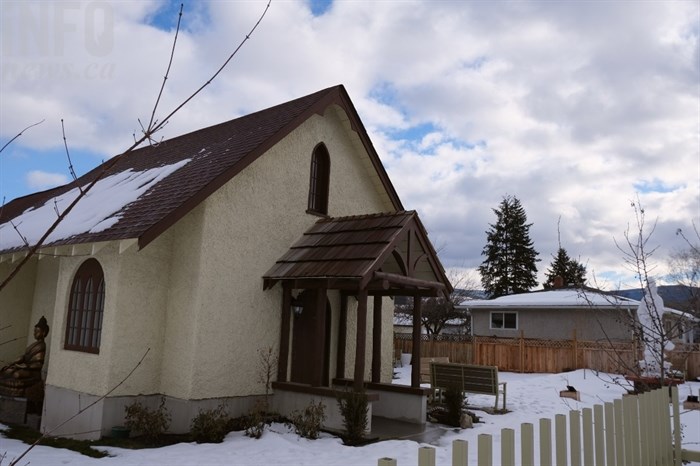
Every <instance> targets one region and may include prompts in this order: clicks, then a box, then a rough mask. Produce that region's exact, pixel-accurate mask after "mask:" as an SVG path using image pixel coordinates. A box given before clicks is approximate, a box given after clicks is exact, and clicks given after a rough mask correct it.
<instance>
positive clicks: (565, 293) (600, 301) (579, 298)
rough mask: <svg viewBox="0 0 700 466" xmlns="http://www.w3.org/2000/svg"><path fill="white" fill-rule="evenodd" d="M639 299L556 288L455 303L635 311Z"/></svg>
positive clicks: (482, 306)
mask: <svg viewBox="0 0 700 466" xmlns="http://www.w3.org/2000/svg"><path fill="white" fill-rule="evenodd" d="M639 304H640V301H637V300H635V299H631V298H626V297H624V296H616V295H612V294H608V293H604V292H602V291H597V290H590V289H580V288H566V289H559V290H548V291H533V292H530V293H520V294H512V295H507V296H501V297H499V298H495V299H475V300H471V301H467V302H465V303H464V304H461V305H459V306H457V308H459V309H467V310H472V309H501V308H517V309H527V308H531V309H549V308H555V309H561V308H578V309H585V308H590V307H596V308H598V309H601V308H608V309H611V308H625V309H632V310H636V309H637V307H638V306H639ZM664 311H666V312H670V313H672V314H676V315H679V316H683V317H686V318H690V319H693V320H697V319H695V318H694V317H692V316H691V315H689V314H687V313H685V312H683V311H679V310H677V309H672V308H670V307H664Z"/></svg>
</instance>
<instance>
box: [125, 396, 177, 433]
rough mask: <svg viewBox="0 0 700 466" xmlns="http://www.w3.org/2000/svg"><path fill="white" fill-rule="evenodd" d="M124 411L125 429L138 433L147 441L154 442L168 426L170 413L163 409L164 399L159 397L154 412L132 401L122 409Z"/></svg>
mask: <svg viewBox="0 0 700 466" xmlns="http://www.w3.org/2000/svg"><path fill="white" fill-rule="evenodd" d="M124 411H125V418H126V421H125V423H124V424H125V425H126V427H128V428H129V429H131V430H132V431H135V432H137V433H140V434H141V435H143V436H144V437H145V438H146V440H148V441H155V440H156V439H157V438H158V437H159V436H160V435H162V434H164V433H165V431H167V430H168V427H169V426H170V419H171V418H170V413H169V412H168V409H167V408H166V407H165V398H164V397H161V399H160V406H159V407H158V409H156V410H151V409H148V408H147V407H145V406H144V405H142V404H141V403H140V402H139V401H134V402H133V403H131V404H130V405H127V406H126V407H124Z"/></svg>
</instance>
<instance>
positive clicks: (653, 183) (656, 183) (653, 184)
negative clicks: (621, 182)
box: [634, 178, 680, 194]
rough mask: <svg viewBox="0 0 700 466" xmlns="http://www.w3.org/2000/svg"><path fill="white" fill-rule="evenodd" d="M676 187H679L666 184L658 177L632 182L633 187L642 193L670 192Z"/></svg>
mask: <svg viewBox="0 0 700 466" xmlns="http://www.w3.org/2000/svg"><path fill="white" fill-rule="evenodd" d="M678 188H680V186H678V185H671V184H667V183H665V182H664V181H662V180H660V179H658V178H654V179H653V180H642V181H639V182H637V183H635V184H634V189H635V190H636V191H638V192H640V193H642V194H648V193H671V192H673V191H675V190H677V189H678Z"/></svg>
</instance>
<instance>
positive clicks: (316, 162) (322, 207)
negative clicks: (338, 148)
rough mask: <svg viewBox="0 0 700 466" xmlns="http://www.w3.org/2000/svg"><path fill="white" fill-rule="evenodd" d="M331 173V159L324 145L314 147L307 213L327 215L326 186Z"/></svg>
mask: <svg viewBox="0 0 700 466" xmlns="http://www.w3.org/2000/svg"><path fill="white" fill-rule="evenodd" d="M330 173H331V158H330V156H329V155H328V149H326V145H325V144H323V143H321V144H319V145H317V146H316V148H315V149H314V152H313V154H312V156H311V176H310V183H309V209H308V211H307V212H310V213H315V214H322V215H327V214H328V184H329V178H330Z"/></svg>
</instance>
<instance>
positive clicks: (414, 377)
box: [411, 296, 421, 388]
mask: <svg viewBox="0 0 700 466" xmlns="http://www.w3.org/2000/svg"><path fill="white" fill-rule="evenodd" d="M420 319H421V298H420V296H414V297H413V351H412V353H413V354H412V355H411V364H412V366H413V367H411V387H414V388H419V387H420V327H421V320H420Z"/></svg>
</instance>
